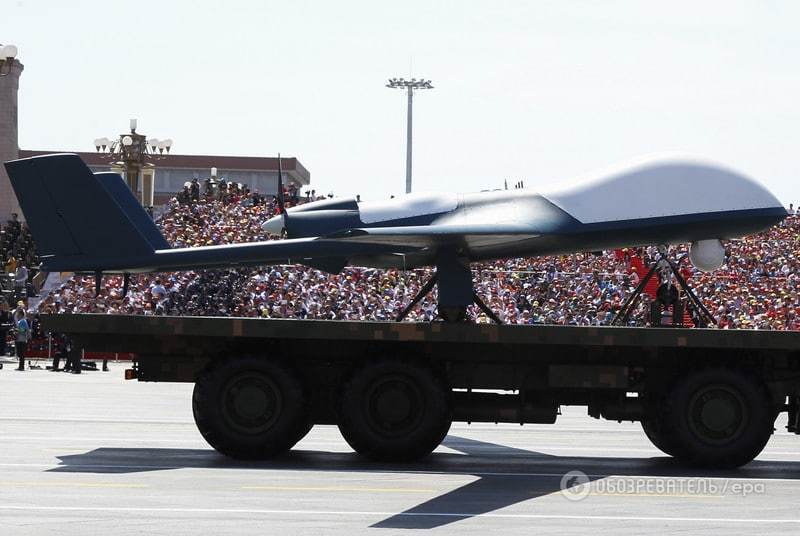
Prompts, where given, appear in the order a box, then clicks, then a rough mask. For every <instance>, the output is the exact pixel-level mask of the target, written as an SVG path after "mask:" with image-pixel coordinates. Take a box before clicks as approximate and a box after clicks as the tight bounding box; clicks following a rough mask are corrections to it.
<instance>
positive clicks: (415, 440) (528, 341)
mask: <svg viewBox="0 0 800 536" xmlns="http://www.w3.org/2000/svg"><path fill="white" fill-rule="evenodd" d="M42 322H43V326H44V327H45V329H47V330H50V331H51V332H58V333H65V334H67V335H68V336H70V337H71V338H72V339H73V346H72V348H73V351H80V350H81V349H85V350H87V351H103V352H133V353H135V354H136V357H135V360H134V363H133V368H132V369H130V370H129V371H128V372H127V373H126V374H127V376H128V377H129V378H131V379H132V378H136V379H138V380H139V381H150V382H192V383H194V393H193V399H192V407H193V412H194V418H195V422H196V423H197V426H198V428H199V430H200V432H201V433H202V435H203V437H204V438H205V439H206V440H207V441H208V443H209V444H210V445H211V446H213V447H214V448H215V449H217V450H218V451H220V452H221V453H223V454H226V455H228V456H232V457H236V458H242V459H263V458H268V457H270V456H274V455H276V454H279V453H281V452H284V451H286V450H288V449H290V448H291V447H292V446H294V444H295V443H297V442H298V441H299V440H300V439H302V437H303V436H305V434H306V433H308V431H309V430H310V429H311V427H312V426H313V425H315V424H336V425H338V426H339V428H340V429H341V431H342V435H343V436H344V438H345V439H346V440H347V442H348V443H349V444H350V445H351V446H352V447H353V449H354V450H356V451H357V452H359V453H360V454H363V455H364V456H367V457H369V458H372V459H376V460H391V461H395V460H396V461H399V460H410V459H417V458H420V457H423V456H425V455H427V454H429V453H430V452H431V451H433V449H435V448H436V446H438V445H439V443H440V442H441V441H442V440H443V439H444V437H445V435H446V434H447V431H448V429H449V427H450V424H451V422H453V421H463V422H513V423H519V424H525V423H555V422H556V420H557V417H558V414H559V410H560V407H561V406H564V405H579V406H586V407H587V408H588V413H589V415H591V416H592V417H595V418H605V419H610V420H616V421H640V422H641V423H642V427H643V429H644V432H645V433H646V434H647V436H648V437H649V438H650V440H651V441H652V442H653V444H654V445H655V446H656V447H658V448H659V449H661V450H662V451H663V452H665V453H666V454H668V455H670V456H673V457H675V458H677V459H679V460H680V461H682V462H684V463H686V464H692V465H698V466H704V467H736V466H740V465H742V464H745V463H747V462H749V461H750V460H752V459H753V458H754V457H755V456H757V455H758V454H759V453H760V452H761V450H762V449H763V448H764V446H765V445H766V443H767V441H768V440H769V437H770V435H771V434H772V433H773V431H774V428H773V427H774V423H775V419H776V417H777V416H778V414H779V413H780V412H784V411H786V412H788V414H789V419H788V429H789V431H791V432H794V433H800V417H798V415H799V414H800V413H799V412H798V409H799V407H800V333H799V332H777V331H752V330H718V329H681V328H635V327H578V326H550V325H542V326H513V325H490V324H459V323H444V322H434V323H389V322H350V321H319V320H278V319H247V318H216V317H214V318H211V317H164V316H117V315H91V314H79V315H44V316H43V317H42Z"/></svg>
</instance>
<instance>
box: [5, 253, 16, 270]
mask: <svg viewBox="0 0 800 536" xmlns="http://www.w3.org/2000/svg"><path fill="white" fill-rule="evenodd" d="M5 269H6V273H7V274H15V275H16V273H17V259H16V257H14V255H9V256H8V260H7V261H6V266H5Z"/></svg>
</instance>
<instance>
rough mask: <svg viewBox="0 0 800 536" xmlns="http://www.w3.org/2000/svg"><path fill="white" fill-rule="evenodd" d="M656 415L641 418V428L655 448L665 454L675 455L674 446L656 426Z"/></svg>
mask: <svg viewBox="0 0 800 536" xmlns="http://www.w3.org/2000/svg"><path fill="white" fill-rule="evenodd" d="M656 419H657V417H647V418H645V419H642V430H644V434H645V435H646V436H647V439H649V440H650V442H651V443H652V444H653V446H654V447H655V448H657V449H658V450H660V451H661V452H663V453H664V454H666V455H667V456H673V457H674V456H675V447H674V446H673V445H672V443H670V442H669V441H668V440H667V438H665V437H664V434H663V432H662V431H661V429H660V427H659V426H658V421H657V420H656Z"/></svg>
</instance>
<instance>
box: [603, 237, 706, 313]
mask: <svg viewBox="0 0 800 536" xmlns="http://www.w3.org/2000/svg"><path fill="white" fill-rule="evenodd" d="M681 260H682V259H679V260H678V262H679V263H680V261H681ZM656 272H659V273H660V275H661V281H663V283H661V285H659V287H658V290H657V291H656V298H655V300H653V302H652V303H651V305H650V324H651V325H652V326H659V325H661V310H662V308H663V309H665V310H666V309H667V308H669V307H670V306H672V323H673V324H682V323H683V303H682V302H681V300H680V293H679V292H678V288H677V287H676V286H675V285H673V284H672V279H671V278H672V276H674V277H675V281H677V283H678V286H679V287H680V288H681V290H683V292H684V293H685V294H686V296H687V298H688V302H689V303H688V305H689V307H690V309H691V310H693V311H694V313H695V316H694V317H693V318H694V321H695V324H696V326H697V327H706V326H709V325H716V323H717V321H716V319H715V318H714V316H713V315H712V314H711V313H710V312H709V310H708V309H706V306H705V305H703V302H701V301H700V298H698V297H697V295H696V294H695V293H694V291H693V290H692V288H691V287H690V286H689V284H688V283H687V282H686V279H684V278H683V276H682V275H681V273H680V272H679V271H678V267H677V266H676V265H675V264H673V263H672V261H670V260H669V259H668V258H667V251H666V248H659V257H658V260H657V261H656V263H655V264H654V265H653V267H652V268H650V270H649V271H648V272H647V275H645V276H644V278H642V280H641V281H640V282H639V285H638V286H637V287H636V290H634V291H633V294H631V295H630V296H629V297H628V299H627V300H625V303H624V304H623V305H622V308H621V309H620V310H619V312H618V313H617V315H616V316H615V317H614V320H612V321H611V325H612V326H615V325H620V324H622V325H625V324H627V323H628V320H629V319H630V316H631V313H633V307H634V305H635V303H636V300H637V299H638V298H639V296H641V295H642V293H643V292H644V289H645V288H646V287H647V283H648V282H650V279H652V278H653V276H654V275H655V274H656Z"/></svg>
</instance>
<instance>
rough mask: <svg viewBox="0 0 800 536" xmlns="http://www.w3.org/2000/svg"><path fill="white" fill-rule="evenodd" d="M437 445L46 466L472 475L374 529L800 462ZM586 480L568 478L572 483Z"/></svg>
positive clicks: (782, 473)
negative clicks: (621, 486)
mask: <svg viewBox="0 0 800 536" xmlns="http://www.w3.org/2000/svg"><path fill="white" fill-rule="evenodd" d="M443 444H444V446H446V447H448V448H450V449H452V450H454V451H456V453H447V452H436V453H433V454H432V455H430V456H429V457H427V458H426V459H425V460H422V461H418V462H412V463H392V464H388V463H376V462H370V461H367V460H364V459H363V458H361V457H359V456H358V455H356V454H354V453H339V452H323V451H309V450H293V451H290V452H289V453H287V454H285V455H283V456H280V457H278V458H274V459H272V460H269V461H263V462H242V461H236V460H231V459H229V458H226V457H224V456H222V455H220V454H218V453H216V452H215V451H213V450H211V449H170V448H163V449H162V448H99V449H95V450H92V451H89V452H86V453H83V454H75V455H67V456H59V459H60V460H61V465H59V466H58V467H55V468H53V469H49V471H50V472H68V473H106V474H108V473H138V472H146V471H164V470H171V469H183V468H196V469H215V468H219V469H227V470H231V469H248V470H253V469H265V470H266V469H269V470H285V471H312V472H358V471H363V472H368V473H384V472H404V473H408V472H410V473H431V474H441V475H448V474H450V475H474V476H475V477H476V480H474V481H472V482H470V483H469V484H466V485H464V486H461V487H460V488H457V489H454V490H452V491H449V492H447V493H445V494H443V495H440V496H438V497H434V498H432V499H430V500H428V501H425V502H423V503H421V504H419V505H417V506H414V507H412V508H410V509H408V510H405V511H403V512H399V513H397V514H395V515H393V516H391V517H388V518H386V519H384V520H382V521H379V522H378V523H375V524H374V525H372V526H373V527H380V528H396V529H431V528H436V527H440V526H443V525H447V524H449V523H453V522H455V521H459V520H461V519H466V518H469V517H473V516H475V515H479V514H485V513H488V512H493V511H495V510H499V509H501V508H505V507H507V506H511V505H513V504H517V503H519V502H523V501H526V500H529V499H535V498H537V497H541V496H544V495H549V494H551V493H557V492H559V491H561V489H562V478H563V477H564V475H565V474H566V473H568V472H570V471H582V472H583V473H585V474H586V476H587V477H588V480H589V481H592V480H598V479H601V478H605V477H608V476H612V475H613V476H649V477H670V478H702V477H716V478H758V479H773V478H774V479H797V480H798V481H800V462H783V461H781V462H777V461H754V462H751V463H750V464H748V465H747V466H745V467H743V468H740V469H738V470H703V469H691V468H686V467H682V466H681V465H679V464H678V463H677V462H675V461H674V460H672V458H667V457H658V458H610V457H577V456H551V455H547V454H542V453H539V452H535V451H529V450H524V449H517V448H513V447H507V446H504V445H498V444H494V443H487V442H483V441H476V440H473V439H466V438H463V437H456V436H448V437H447V438H446V439H445V441H444V443H443ZM585 482H586V480H583V481H582V482H581V481H575V480H570V481H569V482H568V483H567V484H566V488H567V489H569V488H570V487H571V486H573V485H579V484H583V483H585Z"/></svg>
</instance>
